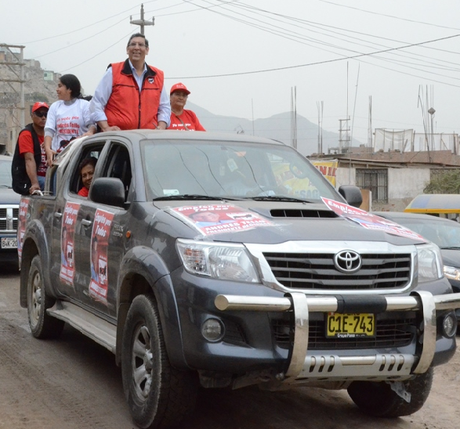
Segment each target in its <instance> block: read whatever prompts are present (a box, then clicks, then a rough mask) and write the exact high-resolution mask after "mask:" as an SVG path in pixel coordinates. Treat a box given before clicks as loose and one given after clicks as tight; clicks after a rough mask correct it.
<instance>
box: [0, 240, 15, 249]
mask: <svg viewBox="0 0 460 429" xmlns="http://www.w3.org/2000/svg"><path fill="white" fill-rule="evenodd" d="M17 248H18V239H17V238H16V237H2V249H17Z"/></svg>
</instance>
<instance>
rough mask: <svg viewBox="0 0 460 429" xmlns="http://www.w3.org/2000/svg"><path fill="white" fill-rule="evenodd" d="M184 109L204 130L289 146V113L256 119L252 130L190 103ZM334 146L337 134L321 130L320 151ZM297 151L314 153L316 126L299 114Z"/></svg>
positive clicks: (241, 122)
mask: <svg viewBox="0 0 460 429" xmlns="http://www.w3.org/2000/svg"><path fill="white" fill-rule="evenodd" d="M187 108H188V109H191V110H193V111H194V112H195V113H196V114H197V116H198V118H199V119H200V122H201V123H202V125H203V126H204V127H205V128H206V130H208V131H224V132H230V133H245V134H249V135H253V134H254V135H257V136H261V137H268V138H272V139H275V140H279V141H282V142H283V143H285V144H288V145H291V144H292V135H291V113H290V112H285V113H279V114H277V115H274V116H271V117H270V118H263V119H256V120H255V121H254V127H253V123H252V121H251V120H249V119H244V118H238V117H236V116H219V115H214V114H212V113H211V112H209V111H208V110H206V109H203V108H202V107H199V106H197V105H196V104H193V103H191V102H187ZM338 145H339V134H338V133H332V132H328V131H324V130H323V152H327V149H328V148H332V147H337V146H338ZM297 149H298V150H299V152H300V153H302V154H303V155H305V156H307V155H311V154H312V153H316V152H317V151H318V126H317V124H314V123H312V122H310V121H309V120H308V119H307V118H305V117H303V116H300V115H297Z"/></svg>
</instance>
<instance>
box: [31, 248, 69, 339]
mask: <svg viewBox="0 0 460 429" xmlns="http://www.w3.org/2000/svg"><path fill="white" fill-rule="evenodd" d="M54 302H55V300H54V299H52V298H50V297H49V296H47V295H46V292H45V282H44V277H43V268H42V262H41V260H40V256H39V255H36V256H35V257H34V258H33V259H32V262H31V264H30V268H29V276H28V278H27V314H28V318H29V326H30V330H31V332H32V335H33V336H34V337H35V338H40V339H46V338H58V337H59V335H61V332H62V329H63V328H64V324H65V323H64V322H63V321H62V320H59V319H56V318H55V317H51V316H49V315H48V314H47V312H46V309H47V308H50V307H52V306H53V305H54Z"/></svg>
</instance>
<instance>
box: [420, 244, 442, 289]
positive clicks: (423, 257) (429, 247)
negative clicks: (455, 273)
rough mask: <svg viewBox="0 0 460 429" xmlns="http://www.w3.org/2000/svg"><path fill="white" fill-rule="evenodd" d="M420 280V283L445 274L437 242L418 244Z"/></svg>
mask: <svg viewBox="0 0 460 429" xmlns="http://www.w3.org/2000/svg"><path fill="white" fill-rule="evenodd" d="M417 256H418V281H419V282H420V283H423V282H428V281H432V280H437V279H440V278H441V277H442V276H443V272H442V263H441V252H440V250H439V247H438V246H436V244H433V243H430V244H424V245H421V246H417Z"/></svg>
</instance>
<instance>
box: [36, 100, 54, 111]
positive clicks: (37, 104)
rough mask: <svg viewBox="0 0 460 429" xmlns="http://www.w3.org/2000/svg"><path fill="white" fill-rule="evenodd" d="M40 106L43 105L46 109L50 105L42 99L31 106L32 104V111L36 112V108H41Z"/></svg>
mask: <svg viewBox="0 0 460 429" xmlns="http://www.w3.org/2000/svg"><path fill="white" fill-rule="evenodd" d="M42 107H45V108H46V109H49V108H50V106H48V105H47V104H46V103H43V102H42V101H37V102H36V103H35V104H34V105H33V106H32V112H36V111H37V110H38V109H41V108H42Z"/></svg>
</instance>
